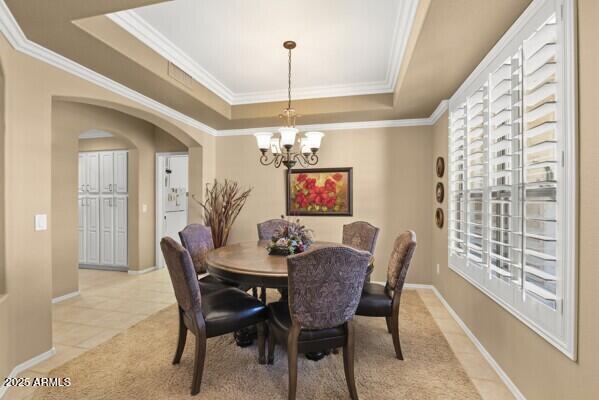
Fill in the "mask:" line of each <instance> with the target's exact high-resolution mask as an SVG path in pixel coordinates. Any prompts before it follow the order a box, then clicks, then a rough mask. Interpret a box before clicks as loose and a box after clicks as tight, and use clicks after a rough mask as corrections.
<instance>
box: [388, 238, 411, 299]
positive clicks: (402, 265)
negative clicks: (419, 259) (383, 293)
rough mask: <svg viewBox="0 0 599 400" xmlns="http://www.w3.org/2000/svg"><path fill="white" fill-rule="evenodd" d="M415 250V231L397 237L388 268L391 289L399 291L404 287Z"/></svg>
mask: <svg viewBox="0 0 599 400" xmlns="http://www.w3.org/2000/svg"><path fill="white" fill-rule="evenodd" d="M414 250H416V233H415V232H414V231H405V232H404V233H402V234H401V235H399V236H398V237H397V239H395V243H394V244H393V251H392V252H391V257H390V258H389V267H388V269H387V285H388V287H389V289H391V290H395V291H399V292H401V290H402V289H403V284H404V282H405V280H406V274H407V273H408V268H409V267H410V262H411V261H412V256H413V255H414Z"/></svg>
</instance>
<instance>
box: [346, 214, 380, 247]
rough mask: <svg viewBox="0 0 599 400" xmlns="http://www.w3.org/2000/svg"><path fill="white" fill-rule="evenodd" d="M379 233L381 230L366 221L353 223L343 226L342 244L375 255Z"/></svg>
mask: <svg viewBox="0 0 599 400" xmlns="http://www.w3.org/2000/svg"><path fill="white" fill-rule="evenodd" d="M379 231H380V229H379V228H377V227H376V226H374V225H372V224H370V223H368V222H366V221H356V222H352V223H351V224H347V225H343V238H342V243H343V244H345V245H348V246H351V247H353V248H355V249H358V250H364V251H368V252H370V254H374V248H375V247H376V239H377V238H378V236H379Z"/></svg>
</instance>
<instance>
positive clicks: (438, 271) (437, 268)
mask: <svg viewBox="0 0 599 400" xmlns="http://www.w3.org/2000/svg"><path fill="white" fill-rule="evenodd" d="M437 275H439V264H437Z"/></svg>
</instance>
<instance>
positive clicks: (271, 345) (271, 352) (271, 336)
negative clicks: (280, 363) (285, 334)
mask: <svg viewBox="0 0 599 400" xmlns="http://www.w3.org/2000/svg"><path fill="white" fill-rule="evenodd" d="M274 361H275V333H274V332H273V330H272V326H270V325H269V326H268V363H269V364H271V365H272V364H273V363H274Z"/></svg>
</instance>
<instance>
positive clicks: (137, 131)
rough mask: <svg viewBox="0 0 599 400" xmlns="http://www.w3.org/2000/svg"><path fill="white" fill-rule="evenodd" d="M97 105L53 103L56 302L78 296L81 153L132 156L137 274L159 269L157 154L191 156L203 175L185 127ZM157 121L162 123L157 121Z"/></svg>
mask: <svg viewBox="0 0 599 400" xmlns="http://www.w3.org/2000/svg"><path fill="white" fill-rule="evenodd" d="M93 103H94V102H93V101H89V100H88V101H84V102H79V101H73V99H68V100H66V99H64V98H55V99H54V100H53V102H52V215H53V218H52V230H53V237H52V248H53V256H52V265H53V298H55V299H56V298H61V297H63V296H69V295H71V294H76V293H77V292H78V275H79V274H78V271H79V262H78V261H79V260H78V250H79V249H78V242H79V240H78V236H77V229H76V227H77V222H78V218H77V178H78V176H77V170H78V161H77V159H78V153H79V152H80V151H107V150H127V151H128V152H129V173H128V177H129V179H128V181H129V188H130V189H129V201H128V203H129V206H128V211H129V213H128V214H129V224H128V225H129V232H128V268H129V271H133V272H140V271H146V270H150V269H152V268H153V267H154V266H155V265H156V263H155V248H154V247H155V244H154V243H155V238H154V230H155V217H154V205H155V204H154V203H155V166H154V163H155V155H156V153H159V152H171V151H177V152H181V151H183V152H189V156H190V165H194V168H197V167H195V166H196V165H200V171H201V165H202V160H201V155H202V153H201V146H200V145H199V144H198V143H197V142H196V141H194V140H193V139H192V138H190V137H189V135H186V134H185V132H183V131H182V130H180V129H179V128H176V127H174V126H172V124H169V123H167V122H164V121H162V122H161V125H162V126H158V125H155V124H154V123H152V122H149V121H147V120H144V119H140V118H139V117H138V116H137V115H130V114H128V113H125V112H123V111H122V110H117V108H119V107H117V106H116V105H113V107H105V106H100V105H97V104H93ZM127 111H131V110H127ZM136 114H138V115H139V114H141V113H139V112H138V113H136ZM152 119H153V120H156V118H154V117H153V118H152ZM158 122H159V121H158ZM167 129H172V131H167ZM90 131H91V132H104V133H107V135H103V136H104V137H92V138H91V139H90V138H87V139H80V135H81V134H82V133H86V132H87V133H89V132H90ZM173 132H175V133H174V134H173ZM108 135H110V136H108ZM84 136H85V135H84ZM96 136H97V135H96ZM179 137H181V138H184V139H185V141H186V143H182V142H181V141H180V140H178V138H179ZM190 145H191V146H190ZM198 150H200V151H198ZM190 172H191V171H190ZM191 175H192V173H190V176H191ZM196 176H197V175H196ZM192 218H193V216H192Z"/></svg>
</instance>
